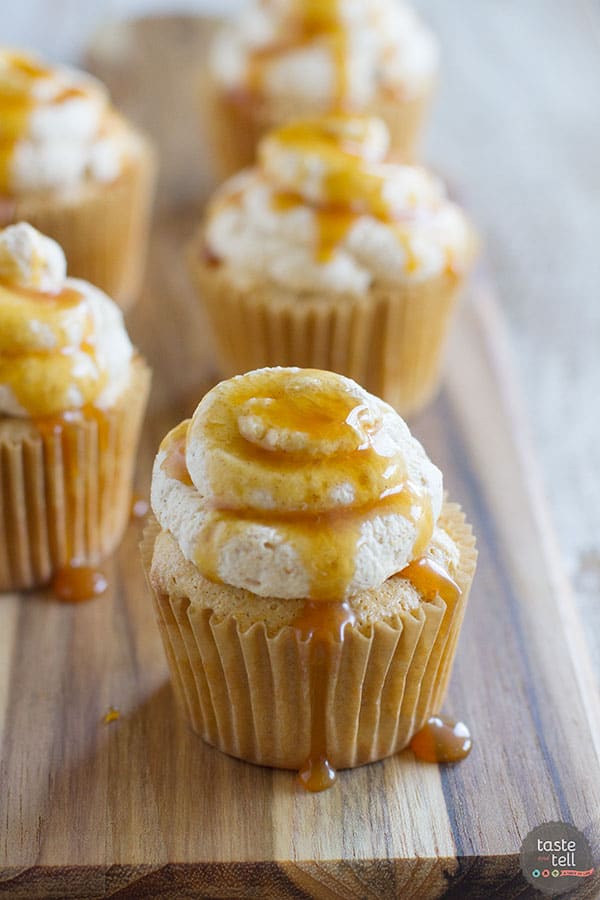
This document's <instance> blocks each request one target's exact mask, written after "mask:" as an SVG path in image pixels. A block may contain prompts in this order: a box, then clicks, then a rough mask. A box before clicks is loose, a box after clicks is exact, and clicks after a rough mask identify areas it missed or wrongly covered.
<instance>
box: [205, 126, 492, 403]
mask: <svg viewBox="0 0 600 900" xmlns="http://www.w3.org/2000/svg"><path fill="white" fill-rule="evenodd" d="M388 151H389V141H388V132H387V129H386V127H385V125H384V124H383V122H381V121H380V120H379V119H372V118H363V117H354V116H350V117H348V116H336V117H327V118H323V119H315V120H306V121H300V122H296V123H293V124H290V125H286V126H283V127H282V128H280V129H278V130H276V131H274V132H272V133H271V134H269V135H268V136H267V137H266V138H264V139H263V140H262V142H261V144H260V147H259V154H258V165H257V166H256V167H255V168H253V169H248V170H247V171H244V172H242V173H240V174H239V175H238V176H236V177H234V178H232V179H230V180H229V181H227V182H226V183H225V184H224V185H223V186H222V188H221V189H220V190H219V191H218V192H217V194H216V195H215V197H214V199H213V201H212V203H211V204H210V206H209V208H208V212H207V214H206V217H205V221H204V222H203V224H202V225H201V227H200V228H199V230H198V232H197V234H196V236H195V237H194V239H193V240H192V243H191V247H190V252H189V263H190V267H191V272H192V276H193V277H194V280H195V282H196V285H197V288H198V292H199V296H200V299H201V301H202V302H203V304H204V306H205V308H206V311H207V313H208V316H209V319H210V323H211V325H212V327H213V331H214V334H215V337H216V343H217V350H218V353H219V359H220V364H221V367H222V369H223V372H224V374H226V375H232V374H234V373H236V372H243V371H245V370H247V369H252V368H258V367H260V366H270V365H297V366H308V367H315V368H322V369H331V370H334V371H336V372H340V373H342V374H344V375H348V376H349V377H351V378H354V379H355V380H356V381H358V382H359V383H360V384H363V385H364V386H365V387H366V388H367V389H368V390H370V391H372V392H373V393H375V394H377V395H379V396H381V397H383V398H384V399H385V400H387V401H388V402H389V403H391V404H392V405H393V406H395V407H396V408H397V410H398V411H399V412H400V413H401V414H402V415H407V414H409V413H412V412H414V411H415V410H417V409H419V408H420V407H421V406H423V405H424V404H425V403H426V402H427V401H428V400H429V399H430V398H431V396H432V394H433V393H434V392H435V389H436V387H437V384H438V374H439V366H440V359H441V354H442V349H443V344H444V339H445V336H446V333H447V330H448V325H449V321H450V317H451V314H452V312H453V309H454V306H455V303H456V299H457V296H458V294H459V291H460V289H461V287H462V286H463V284H464V282H465V277H466V275H467V273H468V271H469V268H470V266H471V263H472V260H473V256H474V251H475V244H476V241H475V236H474V232H473V229H472V228H471V226H470V224H469V222H468V221H467V218H466V216H465V215H464V213H463V212H462V211H461V210H460V209H459V207H457V206H456V205H455V204H453V203H451V202H450V201H449V200H448V199H447V197H446V194H445V191H444V188H443V186H442V184H441V183H440V181H439V180H438V179H437V178H436V177H434V176H433V175H432V174H431V173H429V172H428V171H426V170H425V169H423V168H421V167H416V166H408V165H402V164H399V163H397V162H395V161H393V160H392V159H391V158H390V157H389V155H388Z"/></svg>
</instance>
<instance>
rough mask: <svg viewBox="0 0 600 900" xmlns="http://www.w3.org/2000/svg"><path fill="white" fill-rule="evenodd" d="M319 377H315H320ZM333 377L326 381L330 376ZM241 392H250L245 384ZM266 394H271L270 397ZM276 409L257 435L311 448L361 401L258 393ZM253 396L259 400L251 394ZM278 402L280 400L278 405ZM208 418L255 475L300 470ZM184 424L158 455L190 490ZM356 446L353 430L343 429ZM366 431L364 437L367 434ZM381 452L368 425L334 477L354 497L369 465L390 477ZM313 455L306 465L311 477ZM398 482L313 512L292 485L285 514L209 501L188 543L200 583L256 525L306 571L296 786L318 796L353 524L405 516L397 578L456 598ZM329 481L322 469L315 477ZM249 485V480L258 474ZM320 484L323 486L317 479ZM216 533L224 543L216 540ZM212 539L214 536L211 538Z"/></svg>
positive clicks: (427, 523) (242, 398)
mask: <svg viewBox="0 0 600 900" xmlns="http://www.w3.org/2000/svg"><path fill="white" fill-rule="evenodd" d="M319 374H320V375H324V373H319ZM331 377H334V376H331ZM248 390H249V389H248V387H247V386H246V385H245V383H244V381H243V380H240V381H239V382H238V385H237V386H232V387H231V388H230V395H229V396H228V403H229V405H230V409H231V410H233V411H234V412H233V413H232V415H234V416H235V414H236V413H235V411H236V410H237V411H239V410H240V408H241V407H242V406H243V404H244V403H247V401H248V398H249V396H250V399H251V402H252V394H250V395H248V394H247V392H248ZM250 390H255V389H254V388H251V389H250ZM273 394H274V395H275V396H272V395H273ZM267 395H268V396H269V397H271V399H272V401H273V403H276V404H277V405H276V407H275V408H272V407H271V406H267V407H265V409H266V413H265V416H266V418H265V429H266V428H268V426H269V425H270V423H271V422H272V421H276V423H277V428H278V429H280V430H281V431H287V432H290V433H292V434H295V433H298V432H301V433H302V434H306V435H309V437H310V440H311V441H312V442H314V443H315V444H316V445H318V444H319V442H324V443H325V444H327V442H332V441H333V442H335V441H338V442H341V443H343V442H344V441H345V440H346V439H347V438H348V432H349V430H350V429H349V423H350V422H352V421H355V420H356V417H358V419H360V416H361V414H362V413H363V410H364V408H363V409H360V408H359V406H360V401H358V400H356V399H355V398H352V397H350V398H349V397H348V396H347V395H343V396H342V397H340V396H337V395H335V394H333V395H327V391H326V390H325V396H319V391H318V390H316V391H315V394H312V395H311V393H310V392H307V393H297V394H295V395H294V396H293V397H289V396H287V397H286V396H285V395H281V396H278V392H277V390H272V389H271V390H270V391H269V390H267ZM259 400H260V398H259ZM278 401H279V402H278ZM251 409H252V412H253V413H254V414H256V415H259V414H260V410H261V407H260V406H256V407H254V406H252V407H251ZM213 419H214V420H209V421H205V422H204V423H203V425H204V428H205V429H206V430H207V433H208V434H209V435H210V433H211V430H212V429H214V430H215V433H216V436H217V438H218V439H219V440H223V439H225V441H226V447H227V452H228V453H229V454H233V455H238V456H241V458H243V459H245V460H247V461H252V462H256V463H257V464H260V466H261V470H262V472H263V473H265V472H266V473H270V474H273V473H277V472H279V473H281V472H283V473H285V471H286V470H287V469H288V468H289V469H290V470H293V468H294V467H297V466H298V465H306V464H307V458H306V453H305V452H304V451H298V452H293V451H290V450H272V449H271V450H266V449H263V448H262V447H257V446H256V445H254V444H251V443H250V442H249V441H247V440H246V439H245V438H243V437H242V435H241V434H240V433H239V432H238V433H237V434H234V433H233V434H232V433H230V432H229V430H228V428H229V427H230V426H229V425H228V424H227V423H224V420H223V416H222V414H221V413H219V414H215V415H214V417H213ZM189 428H190V421H189V420H188V421H185V422H182V423H181V424H180V425H178V426H177V427H176V428H175V429H174V430H173V431H172V432H170V434H169V435H168V436H167V438H166V439H165V441H164V442H163V445H162V448H163V449H164V450H165V451H166V455H165V458H164V460H163V462H162V467H163V469H164V471H165V472H167V474H168V475H169V476H170V477H172V478H175V479H177V480H178V481H180V482H181V483H183V484H186V485H191V484H192V480H191V478H190V474H189V472H188V469H187V465H186V456H185V453H186V442H187V435H188V430H189ZM352 433H354V434H355V436H356V440H358V435H356V432H352ZM367 434H368V431H367ZM391 463H392V460H391V458H390V457H389V456H386V455H385V454H383V453H379V452H378V446H377V425H376V426H375V428H374V433H373V435H368V439H367V440H366V441H365V442H364V443H363V444H360V445H359V446H356V443H355V446H354V448H353V449H350V450H348V449H346V451H345V452H339V453H336V456H335V466H336V472H337V475H338V480H339V481H342V480H343V481H348V482H349V483H351V484H352V485H353V487H354V488H355V494H359V493H360V489H361V482H362V480H363V479H364V477H365V471H367V470H369V469H374V470H375V471H376V472H378V473H379V475H382V473H384V472H387V471H388V470H389V469H391V471H392V472H393V475H395V476H397V475H398V470H397V469H393V466H391ZM318 466H319V461H318V457H317V458H316V460H315V465H314V469H315V471H317V472H318ZM402 474H403V480H402V481H401V482H400V483H399V484H395V483H394V481H393V478H392V486H391V487H390V488H389V489H388V490H387V491H385V490H384V491H381V492H380V494H379V496H377V498H376V499H375V500H371V501H370V502H368V503H365V504H362V505H358V506H356V505H351V506H348V507H344V506H336V507H334V508H333V509H330V510H323V511H321V512H315V509H314V505H312V504H311V505H310V506H307V507H306V508H304V509H302V508H301V502H300V501H301V497H300V495H299V494H298V495H297V496H296V492H297V491H299V488H298V487H297V486H296V485H295V483H294V481H293V480H292V479H289V480H287V479H286V481H285V485H286V490H287V491H288V493H289V499H290V504H291V508H290V509H288V510H281V509H279V508H278V509H276V510H272V509H257V508H254V507H252V508H244V507H237V506H236V507H235V508H231V509H224V508H223V507H222V506H218V505H216V504H214V503H212V504H209V509H211V510H212V512H213V517H212V523H211V524H210V525H209V526H208V527H207V528H205V529H204V530H203V532H202V535H201V537H200V538H199V540H198V542H197V552H196V557H195V561H196V563H197V565H198V568H199V570H200V571H201V572H202V574H203V575H205V577H207V578H210V579H212V580H214V581H217V582H218V581H219V580H220V579H219V575H218V547H219V546H221V545H222V544H221V543H220V542H221V541H223V540H227V537H228V535H230V534H233V533H235V528H236V527H237V526H238V525H239V523H240V522H242V523H245V522H248V521H251V522H260V523H264V524H268V525H272V526H275V527H276V528H277V529H278V531H279V532H280V533H281V534H283V537H284V539H285V540H286V541H287V542H288V543H290V544H291V545H292V546H293V547H294V548H295V550H296V552H297V553H298V554H299V555H300V557H301V559H302V561H303V563H304V565H305V567H306V569H307V571H308V572H309V574H310V592H309V597H308V598H307V599H306V601H305V604H304V608H303V610H302V613H301V614H300V615H299V617H298V618H297V620H296V622H295V623H294V628H295V631H296V634H297V636H298V639H299V641H301V642H302V643H306V645H307V648H306V663H305V666H306V667H305V673H306V674H305V677H306V679H307V681H308V683H309V686H310V696H311V740H310V752H309V755H308V757H307V759H306V761H305V763H304V764H303V765H302V766H301V768H300V771H299V780H300V783H301V784H302V785H303V786H304V787H305V788H306V789H307V790H309V791H313V792H314V791H321V790H324V789H325V788H328V787H330V786H331V784H333V782H334V781H335V777H336V776H335V769H334V767H333V765H332V764H331V761H330V759H329V754H328V746H327V743H328V742H327V710H328V704H329V691H330V677H329V671H330V662H331V659H332V658H333V657H334V655H335V653H337V652H339V650H340V649H341V645H342V643H343V641H344V637H345V632H346V629H347V628H348V627H349V626H350V627H351V626H352V625H354V623H355V621H356V619H355V615H354V612H353V611H352V608H351V606H350V604H349V603H348V602H347V601H346V599H345V594H346V589H347V586H348V584H349V583H350V582H351V580H352V578H353V575H354V566H355V556H356V546H357V542H358V540H359V538H360V530H361V524H362V523H363V522H364V521H365V520H368V519H369V518H370V517H375V516H379V515H385V514H386V513H396V514H400V515H402V516H404V517H405V518H408V519H409V520H410V521H412V522H413V523H414V525H415V528H416V531H417V537H416V541H415V547H414V554H415V559H413V561H412V562H411V563H410V564H409V565H408V566H406V568H405V569H403V570H402V571H401V572H400V573H399V577H401V578H406V579H407V580H408V581H410V582H411V583H412V584H413V585H414V587H415V588H416V589H417V591H419V593H420V594H421V595H422V597H423V599H424V600H425V601H430V600H433V599H435V597H436V596H437V595H438V594H439V595H440V596H441V597H442V599H444V600H445V601H446V602H447V603H449V604H450V603H453V602H456V600H457V599H458V597H459V595H460V588H459V587H458V585H457V584H456V583H455V582H454V581H453V579H452V578H451V577H450V576H449V574H448V573H447V572H446V571H445V570H444V569H443V568H442V566H440V565H439V563H437V562H436V561H435V560H433V559H432V558H431V557H429V556H424V555H423V554H424V553H425V551H426V548H427V546H428V544H429V542H430V540H431V536H432V533H433V527H434V522H433V516H432V511H431V504H430V502H429V499H428V497H426V496H423V495H422V494H421V493H420V492H419V491H418V490H417V489H416V487H415V486H414V485H411V484H409V483H408V480H407V479H406V476H405V473H402ZM327 477H328V475H327V473H325V475H324V478H325V479H327ZM315 478H316V479H317V480H316V481H315V498H314V501H315V503H317V502H318V500H319V497H321V496H322V494H323V493H324V491H321V490H320V488H319V481H318V475H316V476H315ZM257 480H258V475H257ZM324 483H325V482H324ZM224 533H225V538H224V537H223V534H224ZM215 535H218V539H217V538H216V537H215Z"/></svg>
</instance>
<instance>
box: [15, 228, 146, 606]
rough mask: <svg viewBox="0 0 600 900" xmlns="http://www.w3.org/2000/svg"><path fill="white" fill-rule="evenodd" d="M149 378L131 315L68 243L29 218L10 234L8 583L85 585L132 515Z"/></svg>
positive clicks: (73, 588) (72, 588)
mask: <svg viewBox="0 0 600 900" xmlns="http://www.w3.org/2000/svg"><path fill="white" fill-rule="evenodd" d="M149 383H150V372H149V369H148V367H147V366H146V364H145V362H144V361H143V359H142V358H141V357H140V356H139V355H138V354H137V353H136V352H135V350H134V349H133V347H132V345H131V342H130V340H129V338H128V336H127V332H126V331H125V326H124V323H123V316H122V313H121V311H120V310H119V309H118V307H117V306H116V305H115V304H114V303H113V302H112V300H110V298H109V297H107V296H106V294H104V293H103V292H102V291H100V290H98V288H96V287H93V286H92V285H91V284H89V283H88V282H86V281H81V280H79V279H75V278H67V277H66V262H65V256H64V253H63V251H62V250H61V248H60V246H59V245H58V244H57V243H55V241H53V240H51V239H49V238H47V237H45V236H43V235H42V234H40V233H39V232H38V231H36V230H35V229H34V228H32V227H31V226H30V225H27V224H24V223H20V224H18V225H13V226H10V227H8V228H5V229H4V230H2V231H0V509H1V510H2V514H1V515H0V591H8V590H18V589H23V588H30V587H35V586H38V585H43V584H46V583H47V582H49V581H51V580H52V579H56V578H58V580H59V582H60V585H61V586H62V587H63V588H64V590H63V594H64V595H65V596H69V592H70V594H71V595H72V598H73V599H76V598H77V595H78V593H79V592H80V589H83V590H84V592H85V589H86V588H85V578H83V576H82V577H80V578H78V577H77V574H76V573H77V571H79V574H80V575H81V572H82V571H83V570H84V569H85V567H92V566H94V565H96V564H97V563H99V562H100V561H101V560H102V559H103V558H104V557H105V556H107V555H108V554H109V553H111V552H112V551H113V550H114V549H115V547H116V546H117V544H118V543H119V541H120V539H121V537H122V535H123V531H124V529H125V526H126V524H127V522H128V519H129V513H130V498H131V482H132V474H133V467H134V463H135V457H136V451H137V444H138V438H139V433H140V427H141V422H142V418H143V414H144V410H145V407H146V400H147V395H148V389H149ZM70 572H71V573H72V577H71V578H69V573H70ZM93 587H94V585H93V579H92V583H91V584H90V589H91V590H92V591H93ZM82 599H83V598H82Z"/></svg>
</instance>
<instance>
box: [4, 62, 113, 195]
mask: <svg viewBox="0 0 600 900" xmlns="http://www.w3.org/2000/svg"><path fill="white" fill-rule="evenodd" d="M126 144H127V142H126V140H125V139H124V130H123V123H122V120H121V119H120V118H119V117H118V116H117V115H116V113H115V112H114V110H112V108H111V106H110V103H109V101H108V97H107V94H106V91H105V90H104V88H103V87H102V85H101V84H100V83H99V82H97V81H96V80H95V79H93V78H92V77H91V76H89V75H85V74H84V73H82V72H78V71H76V70H73V69H68V68H65V67H60V66H50V65H47V64H46V63H45V62H43V61H41V60H40V59H38V58H37V57H35V56H33V55H29V54H25V53H18V52H14V51H10V50H0V194H4V195H9V196H10V195H12V194H19V193H22V192H23V193H27V192H28V191H37V190H48V189H53V188H60V189H62V188H69V187H72V186H74V185H76V184H77V183H79V182H80V181H81V180H82V179H83V178H86V177H91V178H94V179H97V180H98V181H101V182H104V181H111V180H113V179H114V178H115V177H116V176H117V175H118V174H119V171H120V169H121V166H122V161H123V152H124V150H125V148H126Z"/></svg>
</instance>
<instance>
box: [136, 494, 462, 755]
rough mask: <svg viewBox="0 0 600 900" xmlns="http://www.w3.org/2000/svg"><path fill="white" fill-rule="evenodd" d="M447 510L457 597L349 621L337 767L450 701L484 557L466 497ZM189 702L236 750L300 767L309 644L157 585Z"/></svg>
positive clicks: (387, 748) (339, 687) (332, 716)
mask: <svg viewBox="0 0 600 900" xmlns="http://www.w3.org/2000/svg"><path fill="white" fill-rule="evenodd" d="M443 518H444V522H445V524H446V526H447V527H448V530H449V531H450V533H451V534H452V536H453V537H454V539H455V541H456V542H457V543H458V544H459V546H460V548H461V564H460V570H459V572H458V574H457V581H458V583H459V585H460V586H461V588H462V596H461V597H460V599H459V601H458V602H457V603H456V604H454V605H453V606H452V607H449V606H447V605H446V603H445V602H444V601H443V600H441V598H439V597H437V598H436V599H435V600H434V601H432V602H423V603H421V605H420V607H419V608H418V609H416V610H412V611H406V612H401V613H399V614H398V615H397V616H396V617H395V619H394V620H393V621H392V622H391V623H389V622H379V623H377V624H375V625H373V626H365V627H362V628H358V627H353V628H348V629H347V630H346V636H345V640H344V642H343V644H335V645H333V650H332V652H331V654H330V655H329V658H328V662H327V685H328V690H327V703H326V711H325V721H326V722H327V758H328V759H329V760H330V762H331V763H332V764H333V765H334V766H335V767H336V768H347V767H353V766H358V765H362V764H363V763H368V762H372V761H374V760H377V759H382V758H384V757H386V756H389V755H390V754H392V753H396V752H397V751H399V750H401V749H402V748H403V747H405V746H406V745H407V744H408V742H409V741H410V739H411V737H412V735H413V734H414V733H415V732H416V731H417V730H418V729H419V728H420V727H422V725H423V724H424V723H425V722H426V720H427V719H428V718H429V717H430V716H431V715H433V714H434V713H436V712H438V711H439V708H440V704H441V702H442V700H443V697H444V694H445V692H446V688H447V684H448V680H449V677H450V671H451V666H452V661H453V658H454V653H455V650H456V642H457V638H458V632H459V629H460V624H461V622H462V616H463V613H464V609H465V606H466V603H467V599H468V594H469V588H470V585H471V581H472V579H473V574H474V570H475V562H476V552H475V541H474V538H473V535H472V532H471V529H470V527H469V526H468V525H467V524H466V523H465V521H464V516H463V514H462V512H461V511H460V508H459V507H458V506H456V505H454V504H446V506H445V508H444V517H443ZM159 531H160V528H159V526H158V524H157V523H156V522H155V521H154V520H151V521H150V522H149V524H148V526H147V528H146V530H145V533H144V540H143V543H142V548H141V550H142V559H143V562H144V566H145V569H146V572H147V573H149V571H150V566H151V562H152V553H153V547H154V541H155V539H156V536H157V534H158V533H159ZM151 590H152V594H153V597H154V603H155V608H156V613H157V621H158V625H159V628H160V631H161V634H162V638H163V642H164V645H165V649H166V653H167V658H168V661H169V666H170V669H171V673H172V678H173V685H174V689H175V693H176V695H177V698H178V702H179V706H180V707H181V709H182V710H183V712H184V714H185V715H186V717H187V718H188V719H189V721H190V723H191V725H192V727H193V728H194V730H195V731H196V732H197V733H198V734H199V735H201V737H203V738H204V740H205V741H206V742H207V743H209V744H212V745H213V746H215V747H218V748H219V749H220V750H222V751H223V752H225V753H228V754H230V755H232V756H237V757H240V758H241V759H245V760H247V761H249V762H253V763H259V764H262V765H269V766H276V767H280V768H289V769H295V768H298V767H300V765H301V764H302V763H303V762H304V761H305V759H306V758H307V756H308V755H309V751H310V740H311V735H310V731H311V693H310V684H309V682H308V679H307V678H306V671H307V666H308V665H309V658H308V654H309V652H310V651H309V646H308V644H307V643H306V642H303V641H300V640H299V638H298V637H297V635H296V632H295V631H294V629H293V628H292V627H290V626H284V627H282V628H280V629H279V630H278V631H277V632H276V633H275V634H269V633H268V632H267V629H266V627H265V625H264V624H263V623H255V624H253V625H251V626H250V627H249V628H247V629H246V630H241V629H240V628H239V626H238V624H237V621H236V619H235V617H234V616H233V615H230V616H225V617H222V618H217V616H215V615H214V614H213V613H212V611H211V610H210V609H206V608H202V607H201V606H200V605H195V604H194V602H193V600H190V599H189V598H187V597H176V596H172V597H170V596H168V595H167V594H166V593H164V592H162V591H156V590H154V589H152V585H151Z"/></svg>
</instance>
